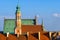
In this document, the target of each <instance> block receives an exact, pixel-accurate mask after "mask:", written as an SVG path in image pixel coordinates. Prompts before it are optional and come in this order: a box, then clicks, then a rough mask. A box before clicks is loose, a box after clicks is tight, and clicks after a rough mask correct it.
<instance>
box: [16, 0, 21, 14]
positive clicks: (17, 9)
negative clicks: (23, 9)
mask: <svg viewBox="0 0 60 40" xmlns="http://www.w3.org/2000/svg"><path fill="white" fill-rule="evenodd" d="M16 12H17V13H18V12H20V6H19V0H18V3H17V7H16Z"/></svg>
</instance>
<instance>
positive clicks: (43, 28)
mask: <svg viewBox="0 0 60 40" xmlns="http://www.w3.org/2000/svg"><path fill="white" fill-rule="evenodd" d="M41 25H42V30H43V31H45V28H44V21H43V19H42V24H41Z"/></svg>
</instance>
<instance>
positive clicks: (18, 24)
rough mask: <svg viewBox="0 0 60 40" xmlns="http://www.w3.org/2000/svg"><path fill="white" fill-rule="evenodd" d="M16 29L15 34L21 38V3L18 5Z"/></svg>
mask: <svg viewBox="0 0 60 40" xmlns="http://www.w3.org/2000/svg"><path fill="white" fill-rule="evenodd" d="M15 20H16V22H15V23H16V25H15V26H16V27H15V34H17V36H18V37H19V35H21V12H20V7H19V3H18V4H17V7H16V19H15Z"/></svg>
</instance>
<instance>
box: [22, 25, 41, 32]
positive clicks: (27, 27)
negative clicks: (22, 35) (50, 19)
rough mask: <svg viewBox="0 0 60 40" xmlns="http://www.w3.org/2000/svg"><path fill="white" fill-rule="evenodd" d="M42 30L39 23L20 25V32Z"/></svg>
mask: <svg viewBox="0 0 60 40" xmlns="http://www.w3.org/2000/svg"><path fill="white" fill-rule="evenodd" d="M40 31H42V27H41V25H22V32H40Z"/></svg>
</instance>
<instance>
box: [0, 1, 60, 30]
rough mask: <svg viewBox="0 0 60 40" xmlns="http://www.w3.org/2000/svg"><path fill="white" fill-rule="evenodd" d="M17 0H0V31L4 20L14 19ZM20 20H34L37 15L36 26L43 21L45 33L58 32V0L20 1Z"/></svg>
mask: <svg viewBox="0 0 60 40" xmlns="http://www.w3.org/2000/svg"><path fill="white" fill-rule="evenodd" d="M17 2H18V0H0V31H2V30H3V27H4V17H5V18H15V12H16V6H17ZM19 5H20V10H21V14H22V18H34V16H35V15H39V17H38V24H41V21H42V18H43V20H44V28H45V29H46V30H47V31H60V0H20V1H19Z"/></svg>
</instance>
